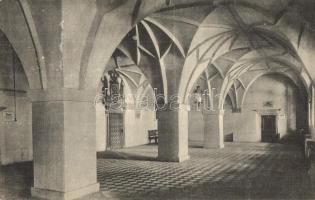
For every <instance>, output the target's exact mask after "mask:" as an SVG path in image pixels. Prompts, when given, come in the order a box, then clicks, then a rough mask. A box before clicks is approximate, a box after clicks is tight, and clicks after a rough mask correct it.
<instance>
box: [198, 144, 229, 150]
mask: <svg viewBox="0 0 315 200" xmlns="http://www.w3.org/2000/svg"><path fill="white" fill-rule="evenodd" d="M203 148H205V149H223V148H224V144H220V145H203Z"/></svg>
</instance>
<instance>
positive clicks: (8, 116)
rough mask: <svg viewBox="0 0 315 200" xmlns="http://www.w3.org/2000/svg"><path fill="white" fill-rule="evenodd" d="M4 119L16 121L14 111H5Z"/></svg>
mask: <svg viewBox="0 0 315 200" xmlns="http://www.w3.org/2000/svg"><path fill="white" fill-rule="evenodd" d="M3 120H4V121H5V122H14V112H11V111H5V112H3Z"/></svg>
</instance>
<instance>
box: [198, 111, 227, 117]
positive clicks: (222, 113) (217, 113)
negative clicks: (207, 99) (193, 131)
mask: <svg viewBox="0 0 315 200" xmlns="http://www.w3.org/2000/svg"><path fill="white" fill-rule="evenodd" d="M224 112H225V110H204V111H202V114H203V115H204V116H205V115H224Z"/></svg>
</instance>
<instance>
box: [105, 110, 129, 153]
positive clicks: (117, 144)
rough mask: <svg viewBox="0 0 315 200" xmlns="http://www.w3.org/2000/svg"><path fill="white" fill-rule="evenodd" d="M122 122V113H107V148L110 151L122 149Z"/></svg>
mask: <svg viewBox="0 0 315 200" xmlns="http://www.w3.org/2000/svg"><path fill="white" fill-rule="evenodd" d="M123 120H124V115H123V113H109V134H108V147H109V148H110V149H121V148H123V147H124V143H125V142H124V138H125V137H124V121H123Z"/></svg>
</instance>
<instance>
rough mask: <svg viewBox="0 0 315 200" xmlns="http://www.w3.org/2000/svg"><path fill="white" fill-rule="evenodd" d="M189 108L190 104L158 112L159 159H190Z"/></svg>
mask: <svg viewBox="0 0 315 200" xmlns="http://www.w3.org/2000/svg"><path fill="white" fill-rule="evenodd" d="M188 110H189V107H188V106H181V108H180V109H176V110H166V111H158V112H157V118H158V131H159V154H158V159H159V160H161V161H169V162H182V161H185V160H188V159H189V155H188Z"/></svg>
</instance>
